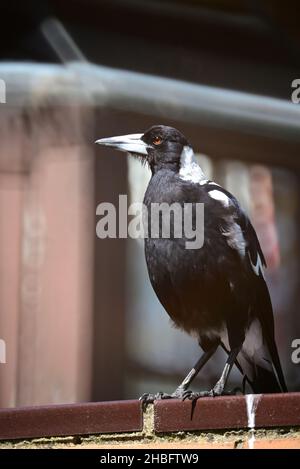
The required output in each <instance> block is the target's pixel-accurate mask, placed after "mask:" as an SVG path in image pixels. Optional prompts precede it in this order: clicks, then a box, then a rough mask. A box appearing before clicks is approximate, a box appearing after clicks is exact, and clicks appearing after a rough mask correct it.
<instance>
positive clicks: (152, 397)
mask: <svg viewBox="0 0 300 469" xmlns="http://www.w3.org/2000/svg"><path fill="white" fill-rule="evenodd" d="M184 393H185V388H181V387H180V386H179V387H178V388H177V389H176V390H175V391H174V392H173V393H172V394H168V393H166V392H157V393H156V394H151V393H144V394H143V395H142V396H141V397H140V399H139V400H140V401H142V403H143V404H153V402H154V401H160V400H163V399H182V398H183V396H184Z"/></svg>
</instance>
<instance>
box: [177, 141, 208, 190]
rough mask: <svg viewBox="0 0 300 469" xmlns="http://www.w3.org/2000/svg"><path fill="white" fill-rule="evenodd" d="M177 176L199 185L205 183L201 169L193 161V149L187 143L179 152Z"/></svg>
mask: <svg viewBox="0 0 300 469" xmlns="http://www.w3.org/2000/svg"><path fill="white" fill-rule="evenodd" d="M179 177H180V179H182V180H183V181H189V182H193V183H195V184H200V185H201V186H202V185H203V184H206V183H207V179H206V178H205V176H204V173H203V171H202V169H201V168H200V166H199V165H198V164H197V163H196V161H195V155H194V152H193V149H192V147H190V146H188V145H186V146H184V147H183V150H182V153H181V157H180V170H179Z"/></svg>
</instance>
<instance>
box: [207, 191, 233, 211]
mask: <svg viewBox="0 0 300 469" xmlns="http://www.w3.org/2000/svg"><path fill="white" fill-rule="evenodd" d="M208 195H209V197H211V198H212V199H215V200H219V202H222V204H223V205H224V207H228V206H229V204H230V199H229V197H227V195H226V194H224V192H222V191H219V190H218V189H215V190H213V191H209V193H208Z"/></svg>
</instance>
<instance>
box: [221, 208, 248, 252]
mask: <svg viewBox="0 0 300 469" xmlns="http://www.w3.org/2000/svg"><path fill="white" fill-rule="evenodd" d="M229 220H230V221H229V228H228V230H227V231H224V232H222V235H223V236H226V238H227V243H228V246H230V247H231V248H232V249H236V250H237V251H238V252H239V254H240V256H241V257H245V255H246V241H245V238H244V235H243V232H242V228H241V227H240V225H239V224H238V223H236V222H235V221H234V219H233V217H229Z"/></svg>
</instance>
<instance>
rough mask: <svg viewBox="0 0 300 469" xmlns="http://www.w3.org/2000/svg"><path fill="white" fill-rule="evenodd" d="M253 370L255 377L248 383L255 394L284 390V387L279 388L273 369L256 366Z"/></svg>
mask: <svg viewBox="0 0 300 469" xmlns="http://www.w3.org/2000/svg"><path fill="white" fill-rule="evenodd" d="M255 371H256V374H255V377H254V379H253V381H252V382H251V383H250V384H251V387H252V389H253V392H254V393H255V394H262V393H277V392H282V391H284V389H281V387H280V385H279V383H278V379H277V377H276V375H275V373H274V372H273V370H272V371H271V370H268V369H266V368H262V367H260V366H256V370H255Z"/></svg>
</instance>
